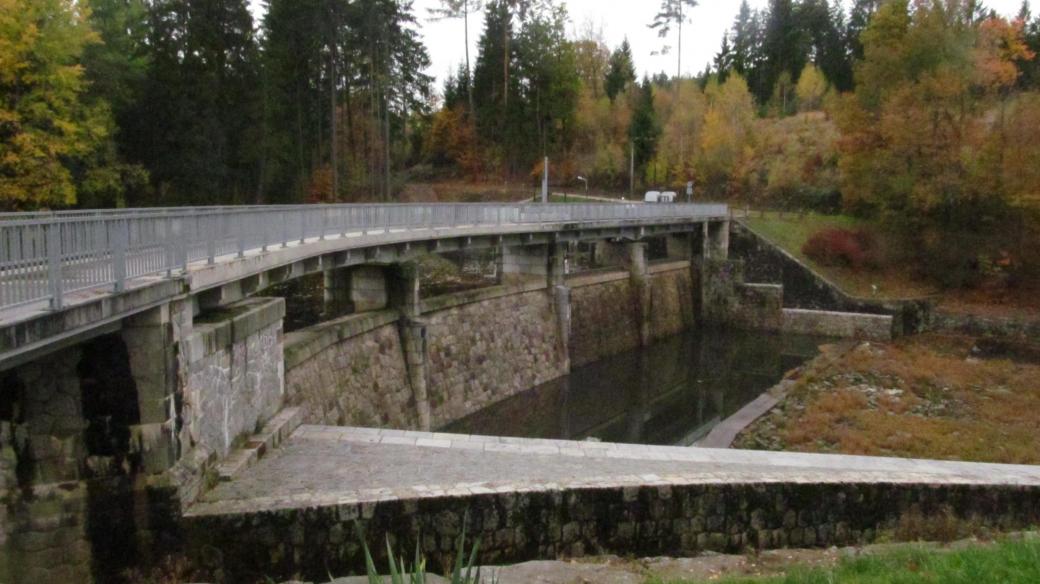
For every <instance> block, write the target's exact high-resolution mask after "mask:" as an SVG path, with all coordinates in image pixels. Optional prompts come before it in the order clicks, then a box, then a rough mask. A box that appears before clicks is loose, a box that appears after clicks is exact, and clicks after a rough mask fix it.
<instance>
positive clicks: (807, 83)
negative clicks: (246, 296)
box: [795, 64, 827, 112]
mask: <svg viewBox="0 0 1040 584" xmlns="http://www.w3.org/2000/svg"><path fill="white" fill-rule="evenodd" d="M795 94H796V95H797V96H798V109H799V110H801V111H803V112H808V111H816V110H818V109H820V106H822V105H823V97H824V96H825V95H826V94H827V79H826V78H825V77H824V76H823V73H822V72H821V71H820V69H819V68H817V67H816V66H815V65H812V64H809V65H806V66H805V69H803V70H802V75H801V77H799V78H798V85H797V86H796V87H795Z"/></svg>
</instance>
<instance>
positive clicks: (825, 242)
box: [802, 229, 876, 270]
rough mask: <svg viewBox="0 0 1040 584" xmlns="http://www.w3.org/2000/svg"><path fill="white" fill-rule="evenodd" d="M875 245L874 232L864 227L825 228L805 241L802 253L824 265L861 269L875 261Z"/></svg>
mask: <svg viewBox="0 0 1040 584" xmlns="http://www.w3.org/2000/svg"><path fill="white" fill-rule="evenodd" d="M875 247H876V243H875V240H874V236H873V234H871V233H869V232H867V231H864V230H862V229H858V230H856V231H851V230H848V229H824V230H822V231H818V232H817V233H816V234H815V235H813V236H812V237H810V238H809V241H807V242H805V245H804V246H803V247H802V253H804V254H805V255H806V256H808V257H809V258H810V259H812V260H813V261H815V262H817V263H819V264H821V265H824V266H845V267H849V268H852V269H855V270H859V269H861V268H863V267H865V266H866V267H872V265H873V264H874V263H875V259H876V258H875V256H876V250H875Z"/></svg>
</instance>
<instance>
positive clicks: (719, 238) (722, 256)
mask: <svg viewBox="0 0 1040 584" xmlns="http://www.w3.org/2000/svg"><path fill="white" fill-rule="evenodd" d="M704 257H705V259H709V260H726V259H729V221H716V222H709V223H705V224H704Z"/></svg>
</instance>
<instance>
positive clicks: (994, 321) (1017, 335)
mask: <svg viewBox="0 0 1040 584" xmlns="http://www.w3.org/2000/svg"><path fill="white" fill-rule="evenodd" d="M928 330H936V331H953V332H957V333H962V334H967V335H974V336H981V337H994V338H999V339H1005V340H1009V341H1016V342H1023V343H1030V344H1036V343H1040V319H1038V318H1029V317H1021V318H1016V317H999V316H979V315H975V314H961V313H954V312H949V311H944V310H936V311H935V312H934V313H932V315H931V321H930V322H929V323H928Z"/></svg>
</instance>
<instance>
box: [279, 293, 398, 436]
mask: <svg viewBox="0 0 1040 584" xmlns="http://www.w3.org/2000/svg"><path fill="white" fill-rule="evenodd" d="M399 319H400V316H399V315H398V314H397V311H393V310H384V311H379V312H376V313H369V314H363V315H353V316H348V317H345V318H341V319H337V320H335V321H331V322H327V323H324V324H321V325H319V326H317V327H312V328H310V329H306V330H304V331H299V332H296V333H291V334H289V335H286V341H285V344H286V347H285V386H286V394H287V402H288V404H289V405H292V406H300V407H301V408H303V412H304V413H303V418H304V421H305V423H308V424H329V425H339V426H347V425H354V426H374V427H393V428H417V427H418V426H417V420H416V411H415V407H414V404H413V403H412V391H411V388H410V386H409V384H408V373H407V368H406V366H405V361H404V353H403V351H402V348H401V337H400V335H399V334H398V329H397V322H398V320H399Z"/></svg>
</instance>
